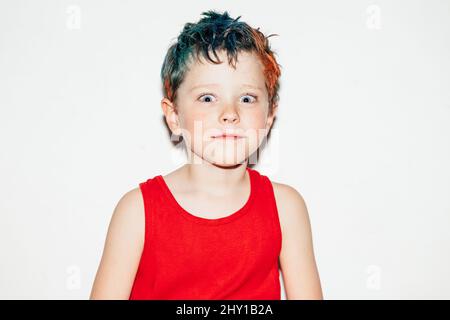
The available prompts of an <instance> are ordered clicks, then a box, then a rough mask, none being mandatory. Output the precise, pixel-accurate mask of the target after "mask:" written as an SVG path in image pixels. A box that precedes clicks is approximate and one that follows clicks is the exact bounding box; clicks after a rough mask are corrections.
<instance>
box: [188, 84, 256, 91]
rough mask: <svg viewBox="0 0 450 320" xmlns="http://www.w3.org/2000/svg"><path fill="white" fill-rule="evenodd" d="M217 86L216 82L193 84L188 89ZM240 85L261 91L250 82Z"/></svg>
mask: <svg viewBox="0 0 450 320" xmlns="http://www.w3.org/2000/svg"><path fill="white" fill-rule="evenodd" d="M219 86H220V84H218V83H205V84H199V85H196V86H193V87H192V88H191V90H190V91H193V90H195V89H198V88H206V87H219ZM242 86H243V87H246V88H251V89H256V90H260V91H263V90H262V89H261V88H260V87H258V86H255V85H252V84H248V83H245V84H243V85H242Z"/></svg>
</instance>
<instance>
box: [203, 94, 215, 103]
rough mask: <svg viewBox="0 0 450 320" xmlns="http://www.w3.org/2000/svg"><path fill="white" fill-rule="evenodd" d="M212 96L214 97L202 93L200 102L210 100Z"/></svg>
mask: <svg viewBox="0 0 450 320" xmlns="http://www.w3.org/2000/svg"><path fill="white" fill-rule="evenodd" d="M202 98H204V99H203V100H202ZM213 98H214V96H213V95H212V94H210V93H202V94H201V96H200V98H199V100H200V101H201V102H212V99H213Z"/></svg>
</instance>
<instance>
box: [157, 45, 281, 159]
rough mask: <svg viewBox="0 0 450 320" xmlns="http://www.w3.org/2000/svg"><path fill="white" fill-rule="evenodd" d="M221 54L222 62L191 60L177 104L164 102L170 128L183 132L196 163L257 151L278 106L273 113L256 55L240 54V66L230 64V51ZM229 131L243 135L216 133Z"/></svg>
mask: <svg viewBox="0 0 450 320" xmlns="http://www.w3.org/2000/svg"><path fill="white" fill-rule="evenodd" d="M217 54H218V56H219V58H220V60H221V61H222V63H221V64H213V63H211V62H209V61H207V60H204V59H203V58H202V61H201V63H200V62H197V61H195V62H192V63H191V64H190V65H189V70H188V71H187V73H186V76H185V79H184V80H183V82H182V84H181V85H180V87H179V89H178V91H177V104H176V106H175V105H174V104H173V103H172V102H171V101H169V100H168V99H166V98H164V99H163V100H162V101H161V106H162V109H163V111H164V114H165V117H166V121H167V123H168V125H169V127H170V129H171V130H172V132H173V133H175V134H178V135H179V134H182V135H183V138H184V140H185V141H186V147H187V148H188V151H189V150H191V151H192V152H193V153H194V154H193V156H194V159H195V160H196V161H208V162H210V163H214V164H217V165H222V166H232V165H235V164H239V163H242V162H244V161H245V160H246V159H247V158H248V157H249V156H250V155H251V154H253V152H255V151H256V150H257V149H258V147H259V145H260V144H261V143H262V141H263V138H264V136H265V135H266V134H267V133H268V130H269V129H270V127H271V126H272V123H273V119H274V117H275V114H276V110H277V108H274V110H273V112H272V113H271V114H270V115H269V100H268V92H267V89H266V86H265V78H264V75H263V66H262V64H261V62H260V59H259V58H258V56H257V55H256V54H255V53H253V52H252V53H248V52H240V53H239V54H238V61H237V62H236V69H234V68H233V67H232V66H231V65H229V64H228V57H227V55H226V52H225V51H218V52H217ZM210 56H211V57H214V56H213V55H212V54H210ZM224 133H225V134H228V133H229V134H232V135H233V134H235V135H239V136H240V138H234V137H231V138H217V137H215V136H217V135H222V134H224ZM197 163H198V162H197ZM200 163H201V162H200Z"/></svg>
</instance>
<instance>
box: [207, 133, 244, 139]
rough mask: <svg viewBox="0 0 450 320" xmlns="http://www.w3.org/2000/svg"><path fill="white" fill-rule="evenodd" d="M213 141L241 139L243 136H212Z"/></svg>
mask: <svg viewBox="0 0 450 320" xmlns="http://www.w3.org/2000/svg"><path fill="white" fill-rule="evenodd" d="M211 138H213V139H242V138H244V137H243V136H240V135H236V134H221V135H218V136H212V137H211Z"/></svg>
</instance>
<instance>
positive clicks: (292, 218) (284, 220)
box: [270, 181, 309, 230]
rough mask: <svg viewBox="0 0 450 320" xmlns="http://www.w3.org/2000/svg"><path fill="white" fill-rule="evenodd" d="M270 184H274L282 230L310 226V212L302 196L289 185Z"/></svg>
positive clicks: (273, 182)
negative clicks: (302, 225) (304, 225)
mask: <svg viewBox="0 0 450 320" xmlns="http://www.w3.org/2000/svg"><path fill="white" fill-rule="evenodd" d="M270 182H271V183H272V187H273V191H274V195H275V201H276V205H277V211H278V216H279V218H280V223H281V227H282V229H283V230H287V229H288V228H289V227H294V226H296V225H297V226H298V225H299V224H306V225H308V224H309V217H308V210H307V206H306V202H305V200H304V198H303V196H302V194H301V193H300V192H299V191H298V190H297V189H296V188H294V187H292V186H290V185H288V184H284V183H279V182H275V181H270Z"/></svg>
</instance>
